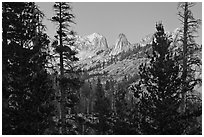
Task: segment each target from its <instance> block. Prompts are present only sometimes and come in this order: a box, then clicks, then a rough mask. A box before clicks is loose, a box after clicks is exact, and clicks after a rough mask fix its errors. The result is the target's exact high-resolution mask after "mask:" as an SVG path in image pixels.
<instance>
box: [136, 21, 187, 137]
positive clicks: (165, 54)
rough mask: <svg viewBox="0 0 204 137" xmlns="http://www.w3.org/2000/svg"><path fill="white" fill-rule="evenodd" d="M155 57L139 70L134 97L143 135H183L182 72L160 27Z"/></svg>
mask: <svg viewBox="0 0 204 137" xmlns="http://www.w3.org/2000/svg"><path fill="white" fill-rule="evenodd" d="M156 30H157V32H156V33H155V34H154V40H153V43H152V49H153V51H152V55H149V56H148V58H149V59H150V60H149V61H148V62H147V63H145V64H141V65H140V67H139V70H140V71H139V75H140V79H139V82H138V84H136V90H135V97H136V98H138V99H139V102H138V104H137V105H138V107H139V108H138V112H139V115H141V118H140V119H141V121H140V126H139V127H141V129H140V130H141V133H142V134H182V132H183V131H184V129H183V128H184V127H183V125H182V124H183V123H182V122H181V120H179V118H178V117H177V116H178V115H179V112H178V111H177V110H178V108H179V105H180V101H181V99H180V94H181V90H180V87H181V84H182V83H181V76H180V73H179V72H180V68H179V64H178V61H177V59H176V58H174V56H173V55H174V54H173V52H172V51H171V50H169V49H170V44H171V41H170V40H169V39H168V37H167V36H166V34H165V32H164V28H163V25H162V24H161V23H159V24H157V25H156Z"/></svg>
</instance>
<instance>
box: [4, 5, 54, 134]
mask: <svg viewBox="0 0 204 137" xmlns="http://www.w3.org/2000/svg"><path fill="white" fill-rule="evenodd" d="M2 6H3V10H2V23H3V29H2V30H3V31H2V34H3V35H2V36H3V42H2V50H3V51H2V57H3V59H2V60H3V63H2V68H3V69H2V72H3V76H2V93H3V104H4V105H3V108H2V118H3V119H2V123H3V126H2V131H3V134H24V135H25V134H28V135H31V134H43V133H44V132H45V129H47V128H49V126H50V125H49V123H50V119H51V115H52V111H53V107H51V104H50V102H51V100H52V99H51V95H52V93H53V90H52V85H51V81H50V80H49V74H48V72H47V70H46V68H45V65H46V63H47V59H46V57H47V56H48V54H47V48H48V44H49V40H48V36H47V35H46V34H45V33H44V29H43V25H42V18H43V14H42V12H41V11H40V10H39V9H38V8H37V6H36V5H35V3H32V2H19V3H15V2H14V3H13V2H4V3H3V4H2Z"/></svg>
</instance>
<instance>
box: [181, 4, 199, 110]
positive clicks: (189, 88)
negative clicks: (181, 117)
mask: <svg viewBox="0 0 204 137" xmlns="http://www.w3.org/2000/svg"><path fill="white" fill-rule="evenodd" d="M194 5H195V3H190V2H183V3H179V4H178V8H179V13H178V15H179V20H180V21H181V24H182V25H183V26H182V36H181V42H182V49H180V50H181V51H179V52H181V53H182V54H181V58H182V68H183V69H182V83H183V85H182V101H183V103H182V112H183V113H184V112H185V109H186V104H185V102H186V101H185V100H186V94H189V93H190V94H191V93H192V92H193V90H194V88H195V86H197V85H198V84H201V81H202V80H201V78H200V77H198V76H196V73H198V71H199V69H200V68H201V56H199V54H200V53H201V50H202V48H201V45H199V44H197V43H196V42H195V37H196V35H195V33H196V32H197V29H198V28H199V26H200V24H201V20H200V19H195V18H194V17H193V13H192V11H191V10H190V9H191V8H192V7H193V6H194ZM187 96H188V95H187Z"/></svg>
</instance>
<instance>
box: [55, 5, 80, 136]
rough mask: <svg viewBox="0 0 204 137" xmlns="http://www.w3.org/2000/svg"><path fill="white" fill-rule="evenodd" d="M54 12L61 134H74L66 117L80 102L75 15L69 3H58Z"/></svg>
mask: <svg viewBox="0 0 204 137" xmlns="http://www.w3.org/2000/svg"><path fill="white" fill-rule="evenodd" d="M54 10H55V15H54V16H53V17H52V21H53V22H55V23H57V25H58V28H57V29H58V30H57V35H56V36H55V38H56V40H55V41H54V42H53V43H52V46H53V47H54V48H55V52H56V53H57V54H58V55H59V56H60V60H59V61H60V63H59V64H60V92H59V94H60V100H59V102H60V116H59V119H60V120H59V134H72V132H71V131H70V130H69V128H68V127H67V126H68V125H69V123H66V115H67V114H70V113H71V111H74V106H75V105H76V103H77V102H78V95H77V91H78V89H79V87H80V80H79V77H78V73H77V72H76V71H74V69H73V68H72V66H71V62H73V61H77V60H78V58H76V56H75V55H76V52H75V51H74V50H72V47H73V46H74V36H73V35H74V32H73V31H71V30H70V29H69V27H70V24H71V23H74V21H73V19H74V15H73V14H72V13H71V12H70V11H71V6H70V4H69V3H67V2H56V3H55V4H54ZM58 43H59V44H58ZM69 131H70V132H69ZM73 134H74V133H73Z"/></svg>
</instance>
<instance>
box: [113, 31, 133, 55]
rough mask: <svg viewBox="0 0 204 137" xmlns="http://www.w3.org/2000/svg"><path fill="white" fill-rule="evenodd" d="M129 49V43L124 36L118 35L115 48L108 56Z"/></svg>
mask: <svg viewBox="0 0 204 137" xmlns="http://www.w3.org/2000/svg"><path fill="white" fill-rule="evenodd" d="M129 48H130V42H129V41H128V40H127V38H126V36H125V34H123V33H121V34H119V36H118V38H117V40H116V44H115V47H113V49H112V52H111V53H110V55H117V54H119V53H120V52H122V51H126V50H128V49H129Z"/></svg>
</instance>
